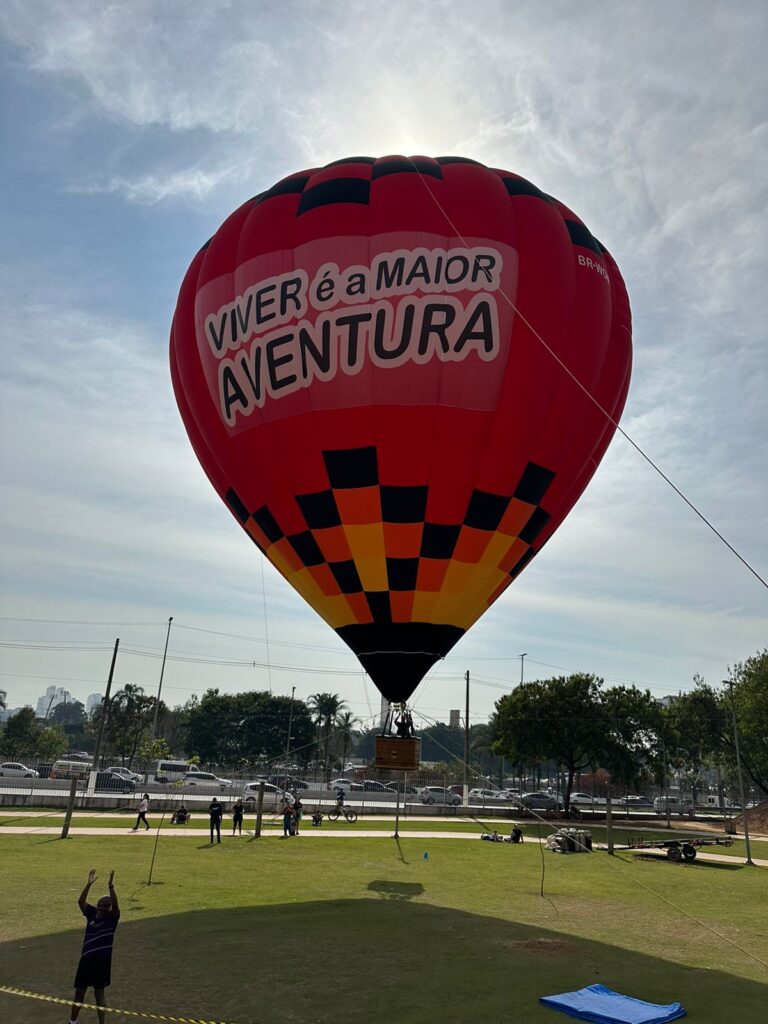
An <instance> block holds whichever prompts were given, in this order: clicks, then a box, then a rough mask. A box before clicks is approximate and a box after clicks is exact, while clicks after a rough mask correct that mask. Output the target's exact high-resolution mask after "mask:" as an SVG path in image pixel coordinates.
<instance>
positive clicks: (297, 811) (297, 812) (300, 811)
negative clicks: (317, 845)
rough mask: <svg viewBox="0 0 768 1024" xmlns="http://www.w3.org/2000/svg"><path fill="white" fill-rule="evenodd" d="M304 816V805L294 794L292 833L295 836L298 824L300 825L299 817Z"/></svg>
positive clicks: (297, 831)
mask: <svg viewBox="0 0 768 1024" xmlns="http://www.w3.org/2000/svg"><path fill="white" fill-rule="evenodd" d="M303 817H304V807H303V806H302V803H301V797H300V796H299V794H298V793H297V794H296V799H295V800H294V801H293V834H294V835H295V836H297V835H298V834H299V825H301V819H302V818H303Z"/></svg>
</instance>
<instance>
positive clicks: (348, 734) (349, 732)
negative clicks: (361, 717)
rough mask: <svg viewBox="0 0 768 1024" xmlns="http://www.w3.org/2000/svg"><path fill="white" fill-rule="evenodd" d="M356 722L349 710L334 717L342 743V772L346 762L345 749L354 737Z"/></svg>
mask: <svg viewBox="0 0 768 1024" xmlns="http://www.w3.org/2000/svg"><path fill="white" fill-rule="evenodd" d="M357 724H358V721H357V719H356V718H355V716H354V715H353V714H352V712H351V711H344V712H343V713H342V714H339V715H337V717H336V734H337V736H339V737H340V738H341V741H342V744H343V753H342V758H341V770H342V773H343V772H344V768H345V766H346V764H347V750H348V749H349V744H350V741H351V740H352V739H353V738H354V735H355V726H356V725H357Z"/></svg>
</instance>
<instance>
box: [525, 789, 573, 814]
mask: <svg viewBox="0 0 768 1024" xmlns="http://www.w3.org/2000/svg"><path fill="white" fill-rule="evenodd" d="M520 803H521V804H522V805H523V807H528V808H534V807H535V808H536V810H537V811H542V810H543V811H562V810H564V807H565V805H564V804H563V801H562V800H561V799H560V797H558V796H555V794H554V793H544V792H537V793H523V795H522V796H521V797H520Z"/></svg>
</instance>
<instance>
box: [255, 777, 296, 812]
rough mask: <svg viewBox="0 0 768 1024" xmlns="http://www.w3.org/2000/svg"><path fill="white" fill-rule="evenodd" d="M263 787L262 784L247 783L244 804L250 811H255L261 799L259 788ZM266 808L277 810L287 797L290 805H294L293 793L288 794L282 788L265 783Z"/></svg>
mask: <svg viewBox="0 0 768 1024" xmlns="http://www.w3.org/2000/svg"><path fill="white" fill-rule="evenodd" d="M261 785H262V783H261V782H246V784H245V785H244V786H243V803H244V804H245V806H246V807H247V808H248V810H249V811H250V810H253V809H254V808H255V807H256V803H257V801H258V799H259V787H260V786H261ZM263 785H264V805H263V806H264V807H265V808H267V809H270V810H275V809H277V808H278V807H279V806H280V804H281V803H282V800H283V797H284V796H285V797H286V799H287V800H288V802H289V803H293V802H294V800H295V797H294V795H293V793H286V792H285V790H284V789H282V788H281V787H280V786H275V785H273V784H272V783H271V782H264V783H263Z"/></svg>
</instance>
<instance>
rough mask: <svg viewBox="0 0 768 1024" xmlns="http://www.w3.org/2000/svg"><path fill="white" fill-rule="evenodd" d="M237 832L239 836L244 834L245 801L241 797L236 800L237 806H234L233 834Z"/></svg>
mask: <svg viewBox="0 0 768 1024" xmlns="http://www.w3.org/2000/svg"><path fill="white" fill-rule="evenodd" d="M235 832H237V834H238V835H239V836H241V835H242V834H243V801H242V800H241V799H240V797H238V798H237V800H235V806H234V807H233V808H232V835H234V834H235Z"/></svg>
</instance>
